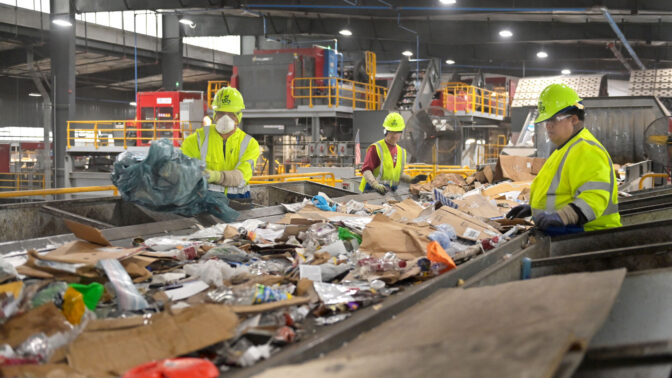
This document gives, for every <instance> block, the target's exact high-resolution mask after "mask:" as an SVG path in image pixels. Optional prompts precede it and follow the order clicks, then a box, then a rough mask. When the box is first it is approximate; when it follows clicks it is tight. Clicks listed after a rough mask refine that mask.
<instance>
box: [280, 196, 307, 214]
mask: <svg viewBox="0 0 672 378" xmlns="http://www.w3.org/2000/svg"><path fill="white" fill-rule="evenodd" d="M311 203H312V202H311V201H310V200H309V199H308V198H304V199H303V202H297V203H291V204H286V203H283V204H282V207H284V208H285V210H287V211H288V212H290V213H296V212H298V211H299V210H301V209H303V208H304V207H306V205H309V204H311Z"/></svg>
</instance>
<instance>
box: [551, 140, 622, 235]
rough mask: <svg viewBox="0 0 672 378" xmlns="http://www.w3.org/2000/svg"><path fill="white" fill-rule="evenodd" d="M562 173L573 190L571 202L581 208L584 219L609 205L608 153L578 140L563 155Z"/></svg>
mask: <svg viewBox="0 0 672 378" xmlns="http://www.w3.org/2000/svg"><path fill="white" fill-rule="evenodd" d="M564 171H565V172H563V174H566V175H567V177H568V179H569V184H570V188H571V190H572V193H574V200H573V201H572V204H573V205H575V206H576V207H577V208H579V209H580V210H581V212H582V213H583V215H584V216H585V217H586V219H587V220H588V222H590V221H592V220H595V219H596V218H599V217H600V216H602V214H603V213H604V211H605V210H606V209H607V206H609V198H610V194H611V192H612V190H613V186H612V176H611V175H613V174H614V173H613V168H612V167H611V164H610V163H609V156H608V155H607V153H606V152H605V151H603V150H602V149H601V148H600V147H598V146H593V145H590V144H588V143H586V142H582V143H580V144H579V145H577V146H576V147H575V148H574V149H573V150H572V151H571V152H570V156H568V158H567V162H566V163H565V169H564Z"/></svg>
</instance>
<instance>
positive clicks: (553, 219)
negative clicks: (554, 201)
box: [532, 211, 566, 230]
mask: <svg viewBox="0 0 672 378" xmlns="http://www.w3.org/2000/svg"><path fill="white" fill-rule="evenodd" d="M532 220H533V221H534V224H535V225H536V226H537V227H538V228H539V229H541V230H545V229H548V228H551V227H565V226H566V225H565V222H563V221H562V218H560V214H558V213H557V212H555V211H544V212H543V213H539V214H537V215H535V216H533V217H532Z"/></svg>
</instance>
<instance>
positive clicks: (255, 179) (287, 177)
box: [249, 172, 343, 186]
mask: <svg viewBox="0 0 672 378" xmlns="http://www.w3.org/2000/svg"><path fill="white" fill-rule="evenodd" d="M292 181H313V182H319V183H320V184H324V185H330V186H336V183H337V182H343V180H337V179H336V176H334V174H333V173H332V172H310V173H286V174H282V175H263V176H252V179H251V180H250V182H249V183H250V184H275V183H279V182H292Z"/></svg>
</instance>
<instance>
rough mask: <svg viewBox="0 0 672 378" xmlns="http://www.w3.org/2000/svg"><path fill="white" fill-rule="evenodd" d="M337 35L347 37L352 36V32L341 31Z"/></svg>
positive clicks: (348, 30)
mask: <svg viewBox="0 0 672 378" xmlns="http://www.w3.org/2000/svg"><path fill="white" fill-rule="evenodd" d="M338 34H340V35H343V36H346V37H349V36H351V35H352V32H351V31H350V29H341V31H339V32H338Z"/></svg>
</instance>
